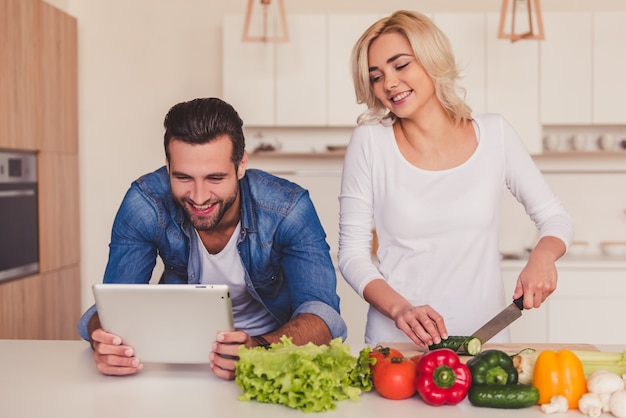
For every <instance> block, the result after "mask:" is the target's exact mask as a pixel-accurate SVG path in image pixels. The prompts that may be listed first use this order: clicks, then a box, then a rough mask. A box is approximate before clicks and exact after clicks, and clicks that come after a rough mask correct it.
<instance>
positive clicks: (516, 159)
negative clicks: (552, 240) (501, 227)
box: [502, 120, 574, 248]
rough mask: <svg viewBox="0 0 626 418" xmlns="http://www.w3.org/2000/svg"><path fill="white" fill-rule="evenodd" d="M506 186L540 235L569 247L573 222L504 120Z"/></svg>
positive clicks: (516, 135)
mask: <svg viewBox="0 0 626 418" xmlns="http://www.w3.org/2000/svg"><path fill="white" fill-rule="evenodd" d="M502 130H503V138H504V141H505V142H504V152H505V161H506V185H507V187H508V188H509V190H510V191H511V193H512V194H513V196H515V198H516V199H517V200H518V201H519V202H520V203H521V204H522V205H523V206H524V209H525V211H526V213H527V214H528V216H529V217H530V219H531V220H532V221H533V222H534V223H535V226H536V227H537V229H538V230H539V238H542V237H545V236H552V237H556V238H558V239H560V240H561V241H563V243H564V244H565V247H566V248H569V246H570V245H571V243H572V241H573V239H574V222H573V220H572V217H571V216H570V214H569V213H568V212H567V211H566V209H565V207H564V205H563V203H562V202H561V200H560V199H559V198H558V196H557V195H556V194H555V193H554V192H553V191H552V188H551V187H550V185H549V184H548V182H547V180H546V178H545V177H544V175H543V173H541V171H540V170H539V168H538V167H537V166H536V164H535V162H534V161H533V160H532V157H531V156H530V154H529V153H528V151H527V150H526V148H525V146H524V144H523V143H522V141H521V139H520V138H519V135H518V134H517V133H516V132H515V130H514V129H513V127H512V126H511V125H510V124H509V123H507V122H506V121H504V120H503V124H502Z"/></svg>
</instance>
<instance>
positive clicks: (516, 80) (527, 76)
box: [487, 13, 543, 154]
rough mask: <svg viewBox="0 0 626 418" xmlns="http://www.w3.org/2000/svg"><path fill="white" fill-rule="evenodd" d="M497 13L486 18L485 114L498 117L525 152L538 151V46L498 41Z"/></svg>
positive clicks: (536, 152) (498, 16)
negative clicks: (519, 139) (512, 130)
mask: <svg viewBox="0 0 626 418" xmlns="http://www.w3.org/2000/svg"><path fill="white" fill-rule="evenodd" d="M499 20H500V15H499V14H498V13H488V14H487V111H488V112H493V113H501V114H502V115H503V116H504V117H505V118H506V119H507V120H508V121H509V123H511V125H512V126H513V127H514V128H515V130H516V131H517V133H518V134H519V135H520V136H521V138H522V140H523V141H524V144H525V145H526V148H527V149H528V151H529V152H530V153H532V154H539V153H541V151H542V148H543V147H542V143H541V123H540V121H539V45H538V43H537V42H534V41H531V42H525V41H519V42H511V41H509V40H506V39H498V37H497V34H498V23H499Z"/></svg>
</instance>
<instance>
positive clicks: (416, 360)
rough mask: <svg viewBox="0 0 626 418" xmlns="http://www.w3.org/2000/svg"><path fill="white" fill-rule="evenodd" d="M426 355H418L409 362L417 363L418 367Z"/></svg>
mask: <svg viewBox="0 0 626 418" xmlns="http://www.w3.org/2000/svg"><path fill="white" fill-rule="evenodd" d="M423 355H424V354H416V355H414V356H413V357H411V358H410V359H409V360H411V361H412V362H413V363H415V365H416V366H417V365H418V363H419V362H420V360H421V359H422V356H423Z"/></svg>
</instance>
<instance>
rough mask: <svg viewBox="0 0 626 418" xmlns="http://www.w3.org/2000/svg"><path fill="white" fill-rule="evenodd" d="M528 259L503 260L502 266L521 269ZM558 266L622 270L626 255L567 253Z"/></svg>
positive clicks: (625, 267)
mask: <svg viewBox="0 0 626 418" xmlns="http://www.w3.org/2000/svg"><path fill="white" fill-rule="evenodd" d="M527 261H528V260H527V259H526V258H522V259H519V260H502V261H501V263H500V264H501V266H502V268H503V269H521V268H523V267H524V266H525V265H526V262H527ZM556 265H557V268H558V269H559V270H560V269H565V270H567V269H574V270H579V269H589V270H597V269H600V270H602V269H609V270H622V269H626V257H612V256H608V255H602V254H588V255H567V254H566V255H565V257H563V258H561V259H560V260H558V261H557V262H556Z"/></svg>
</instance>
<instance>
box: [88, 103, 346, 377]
mask: <svg viewBox="0 0 626 418" xmlns="http://www.w3.org/2000/svg"><path fill="white" fill-rule="evenodd" d="M242 125H243V122H242V121H241V119H240V118H239V115H238V114H237V112H236V111H235V110H234V109H233V108H232V107H231V106H230V105H229V104H227V103H225V102H223V101H221V100H219V99H216V98H210V99H195V100H192V101H189V102H183V103H179V104H177V105H175V106H174V107H172V108H171V109H170V111H169V112H168V114H167V115H166V117H165V122H164V126H165V138H164V146H165V156H166V166H165V167H161V168H160V169H158V170H157V171H155V172H153V173H150V174H146V175H144V176H142V177H141V178H139V179H137V180H136V181H135V182H133V184H132V185H131V187H130V189H129V190H128V192H127V193H126V196H125V197H124V200H123V201H122V204H121V206H120V209H119V211H118V213H117V215H116V218H115V221H114V224H113V230H112V234H111V244H110V253H109V261H108V264H107V267H106V270H105V274H104V282H105V283H116V282H117V283H119V282H125V283H130V282H132V283H148V282H149V280H150V278H151V276H152V270H153V268H154V266H155V263H156V256H157V254H158V255H159V256H160V257H161V259H162V260H163V264H164V267H165V269H164V273H163V276H162V278H161V282H162V283H190V284H195V283H202V278H203V277H211V278H216V277H217V278H219V281H220V282H221V283H225V284H228V285H229V286H230V294H231V299H232V304H233V315H234V319H235V328H236V331H232V332H221V333H219V334H218V335H217V336H216V341H215V343H214V344H213V347H212V351H211V353H207V355H208V356H209V361H210V367H211V370H212V371H213V372H214V373H215V375H216V376H218V377H220V378H223V379H233V378H234V374H235V365H234V363H235V361H236V359H237V352H238V349H239V346H240V345H241V344H244V345H245V346H246V347H253V346H257V345H265V344H267V343H268V342H269V343H271V342H276V341H278V340H279V339H280V337H281V336H282V335H287V336H289V337H291V338H292V339H293V342H294V343H295V344H305V343H307V342H309V341H310V342H313V343H315V344H328V343H329V342H330V340H331V339H333V338H337V337H342V338H344V339H345V337H346V325H345V323H344V321H343V319H342V318H341V316H340V315H339V297H338V296H337V293H336V276H335V270H334V267H333V264H332V261H331V259H330V255H329V246H328V244H327V242H326V235H325V233H324V230H323V228H322V225H321V223H320V221H319V218H318V216H317V213H316V211H315V208H314V207H313V203H312V202H311V200H310V198H309V195H308V192H307V191H306V190H304V189H302V188H301V187H299V186H298V185H296V184H293V183H291V182H288V181H286V180H284V179H280V178H278V177H275V176H272V175H270V174H268V173H265V172H263V171H259V170H252V169H251V170H246V167H247V163H248V156H247V153H246V151H245V140H244V135H243V130H242ZM211 282H212V283H216V280H215V279H213V280H212V281H211ZM79 332H80V334H81V336H82V337H83V338H84V339H85V340H87V341H90V342H91V344H92V347H93V349H94V360H95V362H96V367H97V369H98V370H99V371H100V372H102V373H104V374H111V375H128V374H134V373H136V372H138V371H140V370H141V369H142V368H143V365H142V363H141V360H140V359H138V358H136V357H135V356H134V352H133V348H132V347H129V346H126V345H124V344H123V341H122V338H123V336H117V335H113V334H110V333H107V332H105V331H104V330H102V329H101V327H100V322H99V319H98V314H97V312H96V309H95V306H92V307H91V308H89V309H88V310H87V311H86V312H85V313H84V314H83V316H82V317H81V319H80V323H79Z"/></svg>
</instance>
